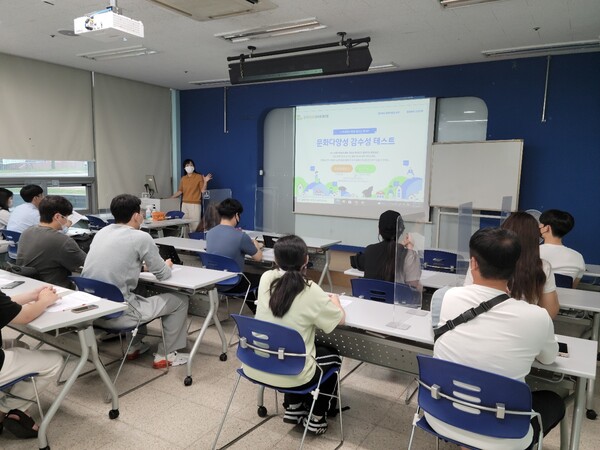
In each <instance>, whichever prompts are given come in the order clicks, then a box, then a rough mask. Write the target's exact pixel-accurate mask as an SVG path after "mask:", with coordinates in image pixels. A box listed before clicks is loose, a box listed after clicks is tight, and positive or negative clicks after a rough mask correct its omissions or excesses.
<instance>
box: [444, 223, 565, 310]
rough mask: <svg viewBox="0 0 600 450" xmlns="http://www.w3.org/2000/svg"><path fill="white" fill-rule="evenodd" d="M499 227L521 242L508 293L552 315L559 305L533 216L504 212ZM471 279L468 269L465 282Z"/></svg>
mask: <svg viewBox="0 0 600 450" xmlns="http://www.w3.org/2000/svg"><path fill="white" fill-rule="evenodd" d="M502 228H503V229H505V230H511V231H514V232H515V233H516V234H517V236H518V238H519V241H520V244H521V256H520V258H519V260H518V261H517V265H516V267H515V271H514V273H513V276H512V277H511V279H510V281H509V282H508V287H509V289H510V294H511V295H512V296H513V297H514V298H518V299H521V300H525V301H526V302H528V303H532V304H534V305H538V306H540V307H542V308H544V309H546V311H548V314H549V315H550V317H551V318H553V319H554V318H555V317H556V315H557V314H558V311H559V309H560V305H559V303H558V295H557V294H556V283H555V281H554V273H553V272H552V267H550V264H549V263H548V262H547V261H545V260H543V259H540V250H539V249H540V246H539V245H538V244H539V232H538V224H537V222H536V220H535V219H534V218H533V216H531V215H530V214H527V213H526V212H522V211H517V212H513V213H512V214H511V215H510V216H508V218H507V219H506V220H505V221H504V222H503V223H502ZM472 283H473V278H472V276H471V272H470V271H468V272H467V276H466V278H465V286H466V285H468V284H472ZM432 305H433V298H432ZM432 308H433V306H432Z"/></svg>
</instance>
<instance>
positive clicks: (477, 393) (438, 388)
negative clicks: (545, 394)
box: [417, 355, 532, 439]
mask: <svg viewBox="0 0 600 450" xmlns="http://www.w3.org/2000/svg"><path fill="white" fill-rule="evenodd" d="M417 360H418V362H419V406H420V407H421V408H422V409H423V410H424V411H426V412H427V413H429V414H430V415H432V416H434V417H435V418H437V419H439V420H441V421H443V422H445V423H447V424H449V425H452V426H454V427H458V428H461V429H463V430H466V431H470V432H473V433H478V434H483V435H485V436H490V437H494V438H501V439H518V438H522V437H524V436H525V435H526V434H527V432H528V431H529V425H530V421H531V414H532V411H531V390H530V389H529V386H527V384H525V383H524V382H522V381H519V380H515V379H512V378H508V377H505V376H502V375H498V374H495V373H490V372H486V371H483V370H479V369H475V368H472V367H467V366H463V365H461V364H457V363H454V362H450V361H445V360H443V359H437V358H432V357H431V356H425V355H417ZM444 396H448V397H451V398H450V399H448V398H444ZM459 402H462V403H463V404H460V403H459ZM466 404H468V405H469V406H467V405H466ZM476 407H487V408H493V409H494V411H485V410H480V409H476ZM496 409H497V410H498V411H496ZM503 409H504V412H505V414H504V415H503V414H502V412H503V411H502V410H503ZM517 411H518V412H521V413H523V414H522V415H517V414H514V413H515V412H517ZM511 412H512V414H511Z"/></svg>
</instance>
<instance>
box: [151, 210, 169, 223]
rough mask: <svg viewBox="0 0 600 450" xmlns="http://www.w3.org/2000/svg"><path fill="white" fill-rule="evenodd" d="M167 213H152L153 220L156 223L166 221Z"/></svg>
mask: <svg viewBox="0 0 600 450" xmlns="http://www.w3.org/2000/svg"><path fill="white" fill-rule="evenodd" d="M166 215H167V213H164V212H162V211H154V212H153V213H152V220H155V221H159V220H165V217H166Z"/></svg>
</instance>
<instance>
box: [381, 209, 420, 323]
mask: <svg viewBox="0 0 600 450" xmlns="http://www.w3.org/2000/svg"><path fill="white" fill-rule="evenodd" d="M425 221H426V217H425V215H424V214H412V215H405V216H404V217H399V218H398V221H397V223H396V238H397V242H398V250H397V251H396V261H395V264H396V275H395V280H394V281H395V282H394V314H393V318H392V322H390V323H388V324H387V326H388V327H392V328H398V329H401V330H406V329H408V328H410V326H411V325H410V320H409V319H410V318H411V317H413V316H415V315H426V314H427V312H426V311H422V310H421V305H422V302H423V287H422V286H421V284H420V283H418V282H417V284H416V285H410V284H408V283H407V282H406V281H413V282H414V280H407V278H413V277H414V274H415V270H416V271H417V272H419V273H420V270H421V269H420V268H421V259H420V256H419V250H421V253H422V250H423V249H422V248H421V249H419V245H417V243H420V242H422V240H421V239H419V236H423V235H424V233H425ZM409 242H410V243H411V244H413V249H411V250H409V249H408V248H405V245H407V244H408V243H409ZM421 245H422V244H421Z"/></svg>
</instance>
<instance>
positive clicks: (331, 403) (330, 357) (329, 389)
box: [284, 345, 342, 416]
mask: <svg viewBox="0 0 600 450" xmlns="http://www.w3.org/2000/svg"><path fill="white" fill-rule="evenodd" d="M315 350H316V359H317V364H318V365H319V366H320V367H321V368H322V369H323V372H327V370H329V369H331V367H340V366H341V365H342V358H341V357H340V354H339V352H338V351H337V349H335V348H332V347H326V346H320V345H318V346H317V347H316V349H315ZM320 374H321V371H320V370H319V369H316V370H315V375H314V376H313V378H312V380H310V381H309V382H308V383H306V384H303V385H302V386H298V387H297V389H305V388H308V387H309V386H312V385H314V384H315V383H317V382H318V381H319V376H320ZM336 385H337V377H336V376H335V375H334V376H331V377H330V378H329V379H328V380H326V381H324V382H323V383H321V387H320V388H319V389H320V395H319V397H318V398H317V401H316V403H315V408H314V409H313V414H314V415H315V416H324V415H325V414H326V413H327V411H329V410H331V409H334V408H335V407H336V406H337V402H336V401H335V400H336V399H335V398H333V397H329V396H328V395H322V394H329V395H335V394H336ZM298 403H304V405H305V406H306V407H307V409H308V408H310V405H311V404H312V396H311V395H310V394H306V395H298V394H285V397H284V405H285V406H286V407H287V406H288V405H295V404H298ZM340 406H341V405H340Z"/></svg>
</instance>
